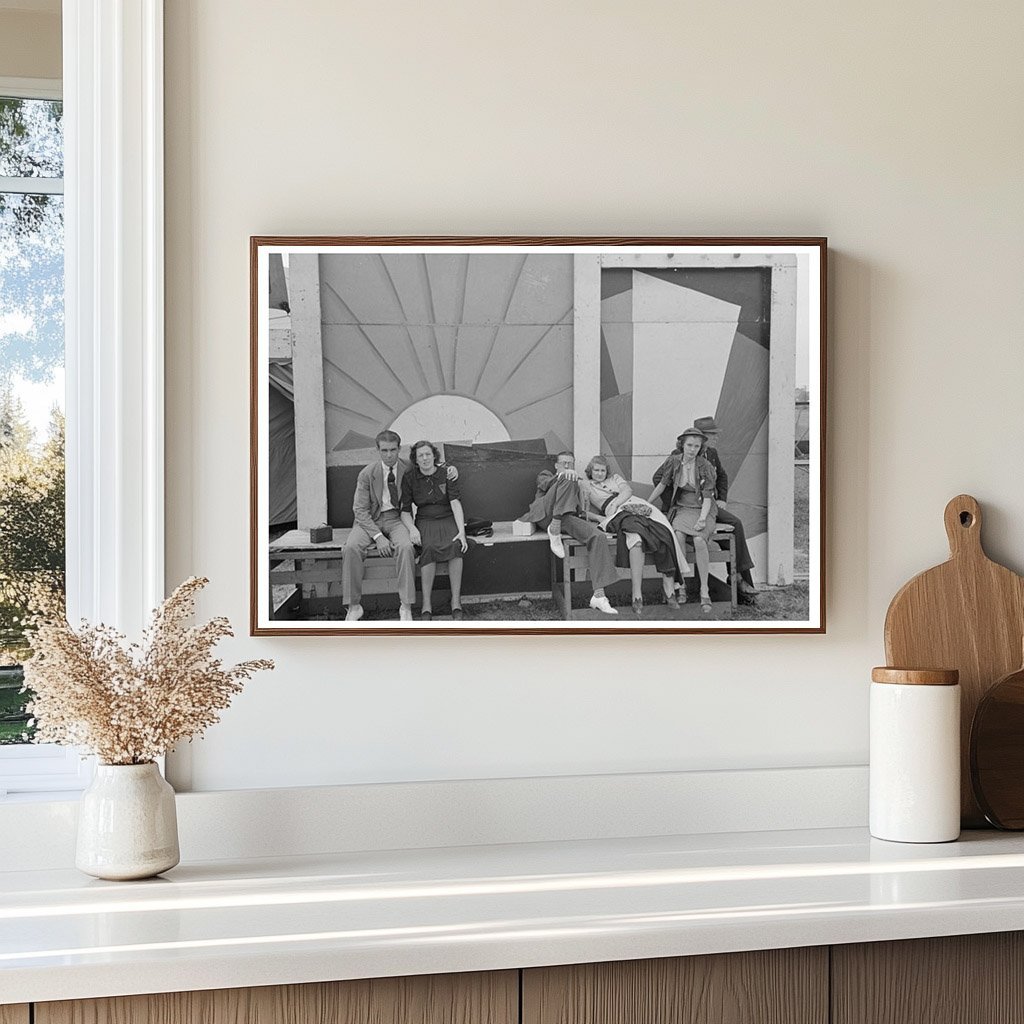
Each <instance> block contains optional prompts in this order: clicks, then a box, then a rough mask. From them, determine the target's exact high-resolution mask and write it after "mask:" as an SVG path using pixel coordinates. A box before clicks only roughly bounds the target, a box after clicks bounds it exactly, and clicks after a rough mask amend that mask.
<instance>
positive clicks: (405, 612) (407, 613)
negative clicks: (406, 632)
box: [398, 604, 412, 622]
mask: <svg viewBox="0 0 1024 1024" xmlns="http://www.w3.org/2000/svg"><path fill="white" fill-rule="evenodd" d="M398 618H399V619H400V620H401V621H402V622H412V608H410V607H409V605H407V604H403V605H402V606H401V607H400V608H399V609H398Z"/></svg>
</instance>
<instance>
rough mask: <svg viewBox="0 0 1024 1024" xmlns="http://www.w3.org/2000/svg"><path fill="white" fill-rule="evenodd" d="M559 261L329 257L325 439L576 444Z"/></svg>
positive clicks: (565, 279) (346, 447)
mask: <svg viewBox="0 0 1024 1024" xmlns="http://www.w3.org/2000/svg"><path fill="white" fill-rule="evenodd" d="M572 259H573V258H572V256H571V255H568V254H567V255H562V254H555V253H551V254H547V253H545V254H508V255H506V254H492V253H488V254H483V253H481V254H476V253H472V254H467V253H460V254H457V255H447V254H420V253H394V254H390V253H387V254H379V253H373V254H366V255H352V254H349V255H346V256H345V258H344V259H337V258H332V257H331V256H329V255H326V256H321V257H320V307H321V315H322V330H323V353H324V398H325V404H326V435H327V436H326V441H327V450H328V452H332V453H334V455H333V458H332V460H331V461H333V462H334V463H335V464H338V463H339V462H343V461H344V456H343V454H342V453H345V452H351V453H352V457H353V458H356V459H357V458H358V456H357V454H356V453H357V452H358V451H360V450H363V449H366V448H367V447H372V445H373V441H372V438H373V437H374V435H375V434H376V433H377V432H378V431H380V430H382V429H384V428H386V427H392V428H394V429H397V430H398V431H399V433H401V434H402V435H403V436H404V437H406V438H407V439H408V440H412V439H413V435H415V436H417V437H419V436H427V437H431V438H432V439H434V440H437V441H441V442H476V443H478V444H479V443H482V442H501V441H508V440H510V439H511V440H516V439H525V438H544V439H545V441H546V442H547V447H548V450H549V451H555V452H557V451H559V450H561V449H562V448H565V447H568V446H570V445H571V444H572V422H573V394H572V391H573V377H572V373H573V355H572V352H573V350H572V341H573V338H572V335H573V262H572Z"/></svg>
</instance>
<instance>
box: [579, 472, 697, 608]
mask: <svg viewBox="0 0 1024 1024" xmlns="http://www.w3.org/2000/svg"><path fill="white" fill-rule="evenodd" d="M580 489H581V491H582V493H583V494H584V495H585V496H586V497H587V498H589V502H590V504H589V506H588V508H587V518H588V519H590V520H591V522H596V523H598V524H599V525H600V527H601V529H602V530H604V531H605V533H609V534H614V535H615V537H616V545H615V564H616V565H617V566H618V567H619V568H620V569H629V578H630V582H631V585H632V588H633V612H634V614H636V615H641V614H643V608H644V598H643V581H644V562H645V560H646V557H647V555H651V556H652V557H653V559H654V564H655V566H656V567H657V569H658V572H660V573H661V583H662V590H663V591H664V594H665V603H666V604H667V605H668V606H669V608H676V609H678V608H679V602H680V600H683V601H685V600H686V591H685V590H680V597H676V587H677V586H681V585H682V582H683V575H684V573H688V572H689V571H690V566H689V565H688V564H687V561H686V558H685V556H684V555H683V549H682V547H681V546H680V544H679V538H678V537H677V536H676V534H675V532H674V531H673V529H672V524H671V523H669V521H668V519H666V518H665V515H664V514H663V513H662V511H661V509H660V508H657V507H656V506H654V505H652V504H651V503H650V502H649V501H645V500H644V499H643V498H640V497H637V495H635V494H634V493H633V488H632V487H631V486H630V485H629V482H628V481H627V480H625V479H624V478H623V477H622V476H620V475H619V474H618V473H612V472H611V470H610V468H609V465H608V458H607V457H606V456H604V455H595V456H594V457H593V458H592V459H591V460H590V462H588V463H587V468H586V469H585V470H584V471H583V479H581V480H580Z"/></svg>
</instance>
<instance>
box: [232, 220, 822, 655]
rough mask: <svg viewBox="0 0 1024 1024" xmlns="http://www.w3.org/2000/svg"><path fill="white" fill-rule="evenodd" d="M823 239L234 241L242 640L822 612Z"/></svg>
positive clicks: (768, 618) (772, 618)
mask: <svg viewBox="0 0 1024 1024" xmlns="http://www.w3.org/2000/svg"><path fill="white" fill-rule="evenodd" d="M826 256H827V243H826V240H825V239H824V238H774V237H773V238H676V237H652V238H627V237H607V238H605V237H486V236H473V237H447V236H436V237H435V236H422V237H421V236H410V237H393V236H389V237H289V236H256V237H253V238H251V239H250V343H251V356H250V358H251V363H250V367H251V379H250V400H251V414H250V428H251V452H250V476H251V523H250V582H251V613H250V631H251V633H252V635H254V636H281V635H304V634H313V635H316V634H321V635H325V634H326V635H378V634H417V633H427V634H436V633H446V634H452V633H473V634H478V633H503V634H509V633H516V634H534V633H537V634H550V633H593V632H600V633H626V634H635V633H681V634H687V633H723V634H725V633H823V632H824V631H825V404H826V403H825V398H826V396H825V380H826V375H825V370H826V330H825V324H826V289H827V274H826V264H827V261H826ZM695 421H698V422H699V424H700V430H699V436H698V434H696V433H694V432H693V429H694V428H693V424H694V422H695ZM712 428H715V429H714V431H713V432H712ZM687 429H688V430H690V431H691V432H690V434H688V435H683V431H684V430H687ZM388 431H393V432H394V433H395V434H398V435H400V436H401V443H402V446H403V448H402V453H401V454H402V456H403V461H402V462H401V463H399V464H397V466H398V468H397V469H395V470H393V471H389V469H388V465H387V461H388V459H389V458H391V459H393V458H394V455H393V454H390V455H389V454H388V449H389V445H391V444H392V441H390V440H389V439H388V438H384V439H383V440H381V439H380V438H379V435H380V434H381V432H385V433H386V432H388ZM413 435H415V436H413ZM420 438H423V439H424V440H429V441H431V442H433V444H434V453H435V454H436V455H437V456H438V457H439V459H440V460H441V461H442V462H443V463H445V465H444V466H443V467H442V468H441V469H440V470H438V474H440V475H435V474H434V473H432V472H431V465H432V463H436V462H437V461H438V460H437V459H433V460H432V455H431V453H429V452H428V451H427V449H426V447H425V446H422V445H421V446H419V447H418V453H419V455H420V457H421V458H422V459H423V460H424V462H423V466H424V467H425V469H424V468H420V467H418V466H416V465H413V464H409V463H407V462H406V461H405V458H406V457H407V453H406V450H405V446H407V445H408V444H409V443H411V442H413V441H414V440H418V439H420ZM709 439H710V441H711V444H710V445H709V444H708V443H707V441H708V440H709ZM395 443H397V442H395ZM698 445H703V447H700V449H699V452H698V451H697V446H698ZM381 446H383V447H381ZM560 452H561V453H562V455H561V456H559V453H560ZM597 455H601V456H603V457H604V458H603V460H600V459H599V460H596V461H595V462H593V463H592V462H591V458H592V457H593V456H597ZM573 456H575V462H574V463H573ZM559 459H560V461H559ZM666 460H668V461H666ZM448 466H455V467H456V469H457V472H458V479H457V481H453V482H449V479H448V473H447V467H448ZM570 466H571V469H572V470H573V471H575V472H576V473H578V474H580V476H581V479H579V480H577V479H574V477H573V472H570V471H569V467H570ZM367 467H368V468H367ZM709 467H710V468H709ZM559 469H560V470H561V471H562V472H561V474H560V475H556V473H557V471H558V470H559ZM364 470H365V472H364V474H363V476H362V477H361V476H360V473H361V472H363V471H364ZM656 471H660V472H661V473H662V475H664V476H665V483H664V486H663V487H662V488H661V490H660V491H659V490H654V488H653V482H652V475H653V474H654V473H655V472H656ZM392 473H393V475H394V476H395V477H396V480H395V481H394V482H395V484H396V486H395V489H394V491H393V492H392V491H391V489H390V484H391V481H390V480H389V479H388V478H389V476H390V475H392ZM588 474H589V475H588ZM406 475H408V479H406ZM378 477H379V479H378ZM538 480H539V481H540V482H539V483H538ZM385 483H387V493H386V494H385ZM726 484H727V486H728V491H726V489H725V486H726ZM399 485H401V486H399ZM360 488H362V490H360ZM422 488H427V490H422ZM544 488H547V490H545V489H544ZM652 490H653V491H654V494H653V496H654V498H655V503H654V506H651V504H650V503H649V502H647V501H646V499H647V498H648V497H649V496H651V493H652ZM556 493H557V497H554V495H555V494H556ZM392 494H393V495H394V496H395V497H397V498H398V505H397V506H395V505H394V503H393V502H392V501H391V497H392ZM360 495H361V497H360ZM417 497H418V498H419V502H417V501H416V498H417ZM455 498H458V501H455V502H454V504H453V503H452V499H455ZM666 500H667V501H668V504H667V505H665V506H664V507H663V506H662V502H664V501H666ZM403 502H404V503H405V504H404V505H403ZM420 503H422V505H421V504H420ZM553 503H558V507H557V508H555V507H554V504H553ZM388 506H392V507H390V508H389V507H388ZM531 507H533V508H534V511H535V513H536V514H535V516H534V517H533V518H535V519H536V520H538V522H537V524H536V525H535V526H534V527H533V528H534V529H535V530H536V532H534V533H529V532H528V530H529V529H530V528H531V527H530V526H529V525H527V524H525V523H523V522H522V521H520V520H521V518H522V517H523V516H526V515H527V511H528V509H529V508H531ZM403 510H404V512H403ZM459 512H461V514H462V515H463V517H464V518H465V519H467V520H470V522H469V528H468V529H467V533H469V534H471V535H472V533H473V531H474V530H477V531H480V532H479V533H478V535H477V536H476V537H475V538H473V537H472V536H471V537H469V538H467V542H470V547H469V549H468V550H467V552H466V554H465V556H464V558H462V559H461V560H460V559H459V558H458V557H457V555H458V553H459V552H460V551H461V550H462V538H461V535H460V533H459V529H458V523H457V517H458V514H459ZM554 512H560V513H564V515H562V514H560V515H558V516H557V517H556V518H555V519H554V521H553V523H551V522H550V516H551V514H552V513H554ZM605 513H610V515H606V514H605ZM413 514H415V517H416V518H415V519H413V518H412V517H413ZM445 517H448V518H445ZM385 520H386V524H390V525H386V524H385ZM730 522H731V523H732V525H731V526H730V525H729V523H730ZM396 524H397V525H396ZM385 525H386V529H387V532H388V533H392V534H393V535H394V537H395V538H396V541H395V544H394V545H392V544H391V543H390V542H388V543H386V544H383V545H381V544H380V543H379V540H377V539H374V538H375V537H376V535H377V534H381V533H382V530H383V529H384V527H385ZM559 525H561V529H560V530H559V529H558V527H559ZM421 526H422V533H421V536H419V537H418V538H417V539H419V540H420V541H421V545H422V546H421V547H417V548H416V553H417V554H418V562H417V564H416V566H415V567H414V568H413V569H411V570H410V565H412V562H411V556H410V554H409V551H410V549H409V547H408V546H407V541H408V536H409V535H408V530H407V527H414V528H415V531H419V529H420V527H421ZM628 526H632V527H633V529H632V530H629V529H626V528H625V527H628ZM673 527H674V529H672V528H673ZM403 530H406V532H405V533H403V532H402V531H403ZM549 530H550V531H551V532H554V533H556V540H555V541H552V540H551V539H550V538H549V535H548V532H549ZM606 530H607V531H610V532H607V533H606V532H605V531H606ZM360 531H362V532H360ZM415 531H414V532H415ZM566 531H568V533H567V532H566ZM370 533H372V534H373V536H372V537H371V536H370ZM448 533H452V537H451V538H449V537H448ZM442 534H444V536H442ZM694 534H696V536H693V535H694ZM557 538H560V539H561V541H562V547H563V553H564V557H559V556H558V555H556V553H555V551H554V550H553V549H554V548H555V547H558V539H557ZM602 544H603V545H604V547H603V548H602ZM453 545H454V546H453ZM378 548H380V549H381V550H382V551H383V554H381V552H380V551H379V550H378ZM635 548H639V549H640V551H641V552H642V553H643V556H644V557H643V558H641V557H640V555H639V554H638V553H637V551H635V550H634V549H635ZM346 552H347V553H348V555H349V560H348V561H347V562H346ZM389 552H390V553H389ZM360 555H361V556H362V557H360ZM705 555H706V556H707V567H706V569H705V562H704V560H703V559H704V556H705ZM443 558H444V559H448V560H449V561H447V562H445V561H442V559H443ZM403 559H404V561H403ZM609 559H610V561H609ZM610 564H611V565H612V566H614V568H613V569H609V565H610ZM446 570H447V579H446V578H445V572H446ZM425 573H426V577H427V578H426V582H427V586H428V589H429V588H430V586H431V584H432V585H433V591H432V594H431V601H430V606H429V611H430V612H431V616H430V617H429V618H425V617H423V616H422V611H423V610H426V608H427V606H426V604H425V594H424V574H425ZM460 573H461V595H460V596H461V602H457V600H456V592H457V591H458V589H459V587H458V582H459V581H458V576H459V574H460ZM410 574H412V581H411V575H410ZM680 578H681V580H682V582H680ZM598 583H604V584H605V585H604V586H603V587H598V586H597V584H598ZM446 584H447V587H446ZM413 586H414V587H415V592H414V595H413V597H412V599H411V600H410V599H409V594H410V593H412V588H413ZM751 589H753V591H754V593H753V594H752V595H747V594H745V592H746V591H749V590H751ZM360 591H361V596H359V594H360ZM399 591H401V593H399ZM353 595H356V596H355V597H354V596H353ZM638 595H639V600H637V596H638ZM673 599H674V602H675V604H679V607H678V608H677V607H675V606H674V603H673ZM602 601H603V602H607V603H602ZM748 601H749V603H748ZM403 602H404V603H403ZM680 602H682V603H680ZM460 604H461V609H460ZM356 605H358V610H357V611H351V615H355V614H357V613H361V617H360V618H358V619H355V618H352V617H350V610H351V609H353V608H354V606H356ZM610 609H611V610H610Z"/></svg>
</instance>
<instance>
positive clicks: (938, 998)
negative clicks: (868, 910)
mask: <svg viewBox="0 0 1024 1024" xmlns="http://www.w3.org/2000/svg"><path fill="white" fill-rule="evenodd" d="M1022 967H1024V933H1017V932H1005V933H996V934H993V935H956V936H951V937H948V938H939V939H913V940H908V941H905V942H869V943H863V944H857V945H851V946H833V947H832V1021H833V1024H864V1022H865V1021H870V1022H871V1024H1009V1022H1010V1021H1020V1020H1024V970H1022V969H1021V968H1022Z"/></svg>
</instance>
